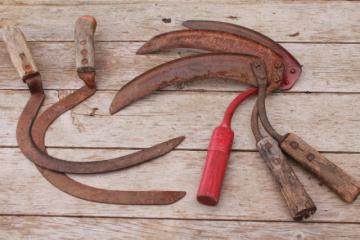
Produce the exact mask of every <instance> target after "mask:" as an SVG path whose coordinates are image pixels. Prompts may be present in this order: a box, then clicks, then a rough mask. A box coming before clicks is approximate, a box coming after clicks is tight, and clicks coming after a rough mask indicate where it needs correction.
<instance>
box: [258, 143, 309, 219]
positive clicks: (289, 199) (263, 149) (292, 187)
mask: <svg viewBox="0 0 360 240" xmlns="http://www.w3.org/2000/svg"><path fill="white" fill-rule="evenodd" d="M257 147H258V150H259V153H260V155H261V157H262V158H263V159H264V161H265V163H266V165H267V166H268V167H269V169H270V171H271V174H272V175H273V177H274V178H275V180H276V182H277V184H278V185H279V187H280V190H281V193H282V195H283V197H284V199H285V202H286V204H287V206H288V209H289V211H290V214H291V216H292V218H293V219H294V220H302V219H303V218H308V217H309V216H310V215H312V214H313V213H315V211H316V206H315V204H314V202H313V201H312V199H311V198H310V196H309V195H308V194H307V192H306V190H305V188H304V186H303V185H302V184H301V182H300V180H299V179H298V178H297V176H296V174H295V172H294V170H293V169H292V168H291V166H290V165H289V164H288V162H287V159H286V157H285V155H284V154H283V153H282V151H281V150H280V148H279V146H278V143H277V142H276V141H275V140H274V139H273V138H271V137H265V138H263V139H261V140H260V141H259V142H258V143H257Z"/></svg>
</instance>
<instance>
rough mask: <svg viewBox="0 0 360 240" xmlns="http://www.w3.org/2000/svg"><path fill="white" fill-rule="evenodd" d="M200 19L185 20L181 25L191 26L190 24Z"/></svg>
mask: <svg viewBox="0 0 360 240" xmlns="http://www.w3.org/2000/svg"><path fill="white" fill-rule="evenodd" d="M198 21H201V20H186V21H184V22H183V23H182V25H183V26H184V27H186V28H192V24H194V23H196V22H198Z"/></svg>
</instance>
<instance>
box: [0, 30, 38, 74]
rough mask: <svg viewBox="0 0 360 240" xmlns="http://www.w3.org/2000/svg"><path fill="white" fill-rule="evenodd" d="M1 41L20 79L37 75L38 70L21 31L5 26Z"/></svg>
mask: <svg viewBox="0 0 360 240" xmlns="http://www.w3.org/2000/svg"><path fill="white" fill-rule="evenodd" d="M3 40H4V42H5V45H6V48H7V50H8V52H9V55H10V58H11V61H12V63H13V65H14V67H15V68H16V71H17V72H18V74H19V76H20V77H21V79H23V80H26V79H27V78H29V77H31V76H34V75H35V74H38V68H37V67H36V65H35V62H34V60H33V58H32V56H31V53H30V50H29V47H28V46H27V44H26V39H25V36H24V34H23V33H22V32H21V30H20V29H19V28H17V27H15V26H6V27H5V29H4V33H3Z"/></svg>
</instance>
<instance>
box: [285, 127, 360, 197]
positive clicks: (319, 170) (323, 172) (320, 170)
mask: <svg viewBox="0 0 360 240" xmlns="http://www.w3.org/2000/svg"><path fill="white" fill-rule="evenodd" d="M280 147H281V149H283V150H284V151H285V152H286V153H287V154H288V155H290V156H291V157H292V158H293V159H294V160H296V161H297V162H299V163H300V164H301V165H302V166H304V167H305V168H306V169H308V170H309V171H311V172H312V173H314V174H315V175H316V176H317V177H318V178H319V179H321V180H322V181H323V182H324V184H326V185H327V186H328V187H330V188H331V189H332V190H333V191H334V192H335V193H337V194H338V195H339V196H340V198H341V199H343V200H344V201H345V202H349V203H350V202H353V201H354V200H355V199H356V197H357V196H358V195H359V193H360V186H359V183H358V182H357V181H356V180H355V179H354V178H352V177H351V176H349V175H348V174H347V173H345V172H344V170H342V169H341V168H339V167H338V166H336V165H335V164H334V163H332V162H330V161H329V160H328V159H326V158H325V157H324V156H323V155H321V154H320V153H319V152H318V151H316V150H315V149H314V148H313V147H311V146H310V145H309V144H307V143H306V142H305V141H304V140H302V139H301V138H300V137H298V136H296V135H295V134H293V133H289V134H287V135H286V136H285V138H284V140H283V141H282V142H281V144H280Z"/></svg>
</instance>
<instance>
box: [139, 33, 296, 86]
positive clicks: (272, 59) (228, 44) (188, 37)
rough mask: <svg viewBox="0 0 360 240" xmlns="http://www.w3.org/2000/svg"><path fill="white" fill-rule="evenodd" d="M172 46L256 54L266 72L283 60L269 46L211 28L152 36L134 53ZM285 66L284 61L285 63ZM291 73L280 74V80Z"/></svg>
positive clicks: (165, 48) (271, 72)
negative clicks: (282, 76) (262, 61)
mask: <svg viewBox="0 0 360 240" xmlns="http://www.w3.org/2000/svg"><path fill="white" fill-rule="evenodd" d="M174 48H191V49H202V50H206V51H211V52H218V53H219V52H220V53H239V54H247V55H252V56H256V57H259V58H261V59H263V60H264V61H265V64H266V69H267V72H268V76H270V78H271V76H273V73H274V71H275V70H274V65H275V64H283V63H284V60H283V59H282V58H281V57H280V56H279V55H278V54H277V53H275V52H274V51H273V50H272V49H270V48H268V47H266V46H264V45H262V44H260V43H257V42H255V41H252V40H250V39H247V38H244V37H241V36H239V35H236V34H233V33H228V32H223V31H214V30H180V31H173V32H168V33H164V34H160V35H158V36H155V37H153V38H152V39H150V40H149V41H148V42H146V43H145V44H144V45H143V46H142V47H141V48H140V49H139V50H138V52H137V53H138V54H149V53H154V52H159V51H162V50H168V49H174ZM285 66H286V65H285ZM290 77H291V76H289V75H288V74H284V79H283V80H282V81H283V82H287V81H289V80H288V79H289V78H290Z"/></svg>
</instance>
